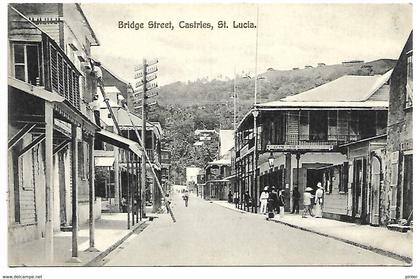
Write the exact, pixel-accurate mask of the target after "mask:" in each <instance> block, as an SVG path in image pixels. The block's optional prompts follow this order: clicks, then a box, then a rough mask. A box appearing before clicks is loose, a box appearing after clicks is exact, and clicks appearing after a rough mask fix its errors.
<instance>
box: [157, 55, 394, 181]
mask: <svg viewBox="0 0 420 279" xmlns="http://www.w3.org/2000/svg"><path fill="white" fill-rule="evenodd" d="M394 65H395V60H390V59H381V60H376V61H372V62H368V63H355V64H347V65H343V64H337V65H328V66H320V67H314V68H307V69H300V70H288V71H277V70H274V69H272V68H270V69H269V70H268V71H267V72H265V73H263V74H260V75H259V77H260V78H259V80H258V82H259V92H258V96H259V100H258V101H259V102H267V101H274V100H279V99H281V98H284V97H286V96H290V95H294V94H298V93H301V92H303V91H306V90H309V89H311V88H314V87H316V86H320V85H322V84H324V83H327V82H330V81H332V80H334V79H337V78H339V77H341V76H343V75H374V74H383V73H385V72H387V71H388V70H390V69H391V68H393V67H394ZM237 95H238V99H239V100H238V102H237V103H239V105H238V118H237V121H238V122H239V121H240V120H241V119H242V117H243V116H244V115H245V113H246V112H247V111H249V109H250V108H251V107H252V104H253V101H254V100H253V98H254V80H253V79H248V78H247V79H245V78H242V77H237ZM232 96H233V80H229V79H226V80H217V79H214V80H211V81H210V80H208V79H206V78H204V79H198V80H196V81H194V82H188V83H183V82H175V83H172V84H168V85H165V86H162V87H161V88H160V91H159V98H158V102H159V105H158V106H157V108H156V109H155V111H154V112H153V113H151V115H150V119H151V120H154V121H159V122H161V125H162V127H163V129H164V142H163V146H164V148H167V149H169V150H171V151H172V173H171V179H172V181H173V182H174V183H176V184H182V183H185V167H187V166H193V165H194V166H197V167H204V166H205V165H206V163H207V162H209V161H212V160H214V159H215V156H216V154H217V143H215V142H212V143H210V144H206V145H203V146H202V147H195V146H194V145H193V144H194V142H195V141H196V139H195V137H194V131H195V130H196V129H216V130H219V129H233V99H232Z"/></svg>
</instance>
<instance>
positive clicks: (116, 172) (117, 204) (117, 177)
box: [114, 146, 121, 212]
mask: <svg viewBox="0 0 420 279" xmlns="http://www.w3.org/2000/svg"><path fill="white" fill-rule="evenodd" d="M119 153H120V150H119V148H118V147H116V146H114V193H115V195H114V204H115V207H116V208H117V211H118V212H120V210H121V207H120V200H121V194H120V162H119Z"/></svg>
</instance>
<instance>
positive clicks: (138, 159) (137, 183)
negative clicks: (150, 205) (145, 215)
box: [136, 155, 141, 223]
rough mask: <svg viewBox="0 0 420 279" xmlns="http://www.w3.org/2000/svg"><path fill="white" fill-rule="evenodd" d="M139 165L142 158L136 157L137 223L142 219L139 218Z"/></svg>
mask: <svg viewBox="0 0 420 279" xmlns="http://www.w3.org/2000/svg"><path fill="white" fill-rule="evenodd" d="M139 164H140V157H139V156H137V155H136V175H137V180H136V193H137V194H136V201H137V206H136V221H137V223H138V222H139V219H140V221H141V217H140V218H139V215H140V183H141V182H140V169H139Z"/></svg>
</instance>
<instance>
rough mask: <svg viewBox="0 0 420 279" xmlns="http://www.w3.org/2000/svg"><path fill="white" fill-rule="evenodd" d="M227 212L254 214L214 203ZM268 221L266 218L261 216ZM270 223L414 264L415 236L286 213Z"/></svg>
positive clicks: (222, 203)
mask: <svg viewBox="0 0 420 279" xmlns="http://www.w3.org/2000/svg"><path fill="white" fill-rule="evenodd" d="M212 202H213V203H215V204H217V205H220V206H224V207H226V208H228V209H231V210H234V211H238V212H242V213H244V212H245V213H247V214H253V213H250V212H246V211H243V210H240V209H237V208H235V204H230V203H227V202H226V201H212ZM261 218H265V216H264V217H263V216H261ZM270 221H273V222H277V223H280V224H283V225H287V226H290V227H294V228H297V229H301V230H304V231H308V232H312V233H316V234H319V235H322V236H326V237H330V238H333V239H336V240H339V241H342V242H345V243H348V244H352V245H355V246H358V247H361V248H364V249H367V250H370V251H373V252H376V253H379V254H382V255H386V256H389V257H393V258H397V259H399V260H403V261H405V262H407V263H411V262H412V257H413V234H412V232H407V233H401V232H396V231H390V230H388V229H387V228H384V227H373V226H369V225H359V224H354V223H347V222H341V221H336V220H331V219H325V218H313V217H308V218H302V216H301V215H300V214H290V213H285V215H284V217H283V218H279V215H276V217H275V218H274V219H271V220H270Z"/></svg>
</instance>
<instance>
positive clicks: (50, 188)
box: [45, 102, 54, 264]
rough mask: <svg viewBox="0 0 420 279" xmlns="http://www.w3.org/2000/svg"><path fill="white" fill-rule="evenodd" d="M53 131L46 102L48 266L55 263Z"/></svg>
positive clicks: (46, 228)
mask: <svg viewBox="0 0 420 279" xmlns="http://www.w3.org/2000/svg"><path fill="white" fill-rule="evenodd" d="M53 129H54V115H53V107H52V104H51V103H48V102H45V190H46V191H45V198H46V203H45V204H46V209H45V211H46V219H45V221H46V222H45V255H46V261H47V264H52V263H53V261H54V231H53V210H54V204H53V198H54V197H53V193H54V177H53V174H54V172H53V169H54V166H53V132H54V131H53Z"/></svg>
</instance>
